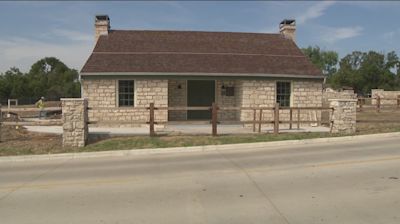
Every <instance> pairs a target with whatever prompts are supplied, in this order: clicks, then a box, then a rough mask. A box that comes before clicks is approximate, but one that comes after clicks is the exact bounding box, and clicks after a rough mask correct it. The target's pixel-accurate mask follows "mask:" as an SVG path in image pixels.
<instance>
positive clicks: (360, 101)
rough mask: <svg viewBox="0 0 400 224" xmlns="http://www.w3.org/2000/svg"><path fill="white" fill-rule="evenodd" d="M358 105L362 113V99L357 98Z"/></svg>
mask: <svg viewBox="0 0 400 224" xmlns="http://www.w3.org/2000/svg"><path fill="white" fill-rule="evenodd" d="M358 105H360V111H362V107H363V99H362V98H358Z"/></svg>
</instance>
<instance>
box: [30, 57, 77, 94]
mask: <svg viewBox="0 0 400 224" xmlns="http://www.w3.org/2000/svg"><path fill="white" fill-rule="evenodd" d="M27 76H28V78H29V80H30V82H29V84H30V89H31V90H32V95H33V96H35V97H40V96H46V97H57V98H58V97H78V96H79V95H80V84H79V82H78V72H77V71H76V70H75V69H70V68H68V67H67V66H66V65H65V64H64V63H63V62H61V61H60V60H58V59H57V58H54V57H48V58H43V59H41V60H39V61H37V62H36V63H35V64H33V65H32V67H31V69H30V71H29V73H28V74H27Z"/></svg>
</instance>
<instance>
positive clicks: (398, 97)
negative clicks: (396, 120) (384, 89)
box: [397, 95, 400, 108]
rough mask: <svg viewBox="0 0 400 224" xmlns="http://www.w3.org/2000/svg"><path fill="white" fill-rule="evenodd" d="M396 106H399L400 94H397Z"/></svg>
mask: <svg viewBox="0 0 400 224" xmlns="http://www.w3.org/2000/svg"><path fill="white" fill-rule="evenodd" d="M397 108H400V95H398V96H397Z"/></svg>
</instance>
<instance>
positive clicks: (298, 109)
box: [297, 108, 300, 130]
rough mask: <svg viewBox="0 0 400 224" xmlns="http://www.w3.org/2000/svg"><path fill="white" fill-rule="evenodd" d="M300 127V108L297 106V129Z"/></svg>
mask: <svg viewBox="0 0 400 224" xmlns="http://www.w3.org/2000/svg"><path fill="white" fill-rule="evenodd" d="M299 129H300V108H297V130H299Z"/></svg>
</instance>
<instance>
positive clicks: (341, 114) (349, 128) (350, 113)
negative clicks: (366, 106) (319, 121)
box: [329, 99, 357, 134]
mask: <svg viewBox="0 0 400 224" xmlns="http://www.w3.org/2000/svg"><path fill="white" fill-rule="evenodd" d="M329 101H330V107H333V108H334V110H333V115H332V120H333V123H332V127H331V128H332V133H344V134H353V133H355V132H356V109H357V99H331V100H329Z"/></svg>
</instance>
